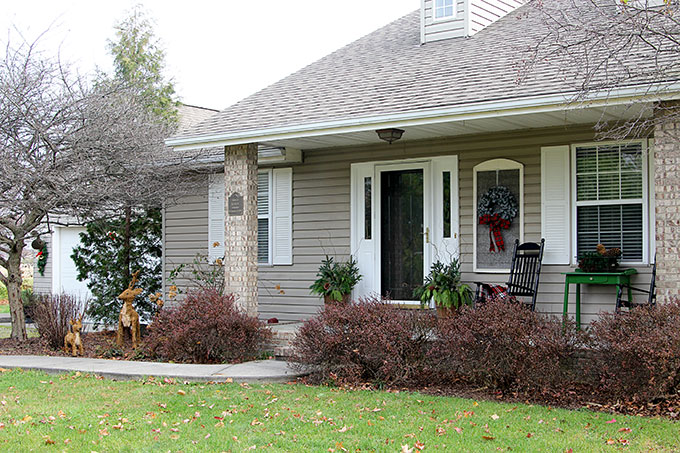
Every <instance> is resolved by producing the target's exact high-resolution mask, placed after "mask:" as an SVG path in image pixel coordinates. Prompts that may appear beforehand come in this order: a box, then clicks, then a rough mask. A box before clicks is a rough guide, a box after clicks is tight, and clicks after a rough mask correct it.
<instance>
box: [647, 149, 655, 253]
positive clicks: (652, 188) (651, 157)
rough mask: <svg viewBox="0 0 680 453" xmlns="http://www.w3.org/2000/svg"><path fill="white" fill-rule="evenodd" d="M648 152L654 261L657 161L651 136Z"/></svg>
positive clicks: (651, 248) (650, 221) (650, 235)
mask: <svg viewBox="0 0 680 453" xmlns="http://www.w3.org/2000/svg"><path fill="white" fill-rule="evenodd" d="M647 153H648V154H649V157H648V159H647V162H648V165H649V167H648V169H649V184H648V185H649V195H648V200H649V232H650V234H649V257H648V262H649V263H653V262H654V256H655V255H656V176H655V174H656V169H655V167H656V162H655V161H654V154H655V151H654V139H653V138H650V139H648V140H647Z"/></svg>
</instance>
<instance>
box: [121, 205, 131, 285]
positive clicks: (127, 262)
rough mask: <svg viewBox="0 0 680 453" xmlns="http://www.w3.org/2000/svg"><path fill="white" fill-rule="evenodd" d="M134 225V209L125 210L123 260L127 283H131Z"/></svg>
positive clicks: (127, 208)
mask: <svg viewBox="0 0 680 453" xmlns="http://www.w3.org/2000/svg"><path fill="white" fill-rule="evenodd" d="M131 223H132V208H131V207H130V206H128V207H126V208H125V236H124V237H123V260H124V267H125V269H124V270H125V281H126V282H127V283H130V276H131V275H132V269H130V225H131Z"/></svg>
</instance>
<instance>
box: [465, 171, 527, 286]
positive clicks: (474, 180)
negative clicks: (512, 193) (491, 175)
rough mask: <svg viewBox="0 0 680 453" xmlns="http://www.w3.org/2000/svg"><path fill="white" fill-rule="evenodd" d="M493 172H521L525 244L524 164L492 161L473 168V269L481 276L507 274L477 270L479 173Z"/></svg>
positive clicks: (521, 221)
mask: <svg viewBox="0 0 680 453" xmlns="http://www.w3.org/2000/svg"><path fill="white" fill-rule="evenodd" d="M493 170H519V242H520V243H523V242H524V164H523V163H521V162H517V161H516V160H510V159H490V160H487V161H484V162H482V163H480V164H477V165H475V166H474V167H473V168H472V210H473V211H472V269H473V272H476V273H480V274H507V273H508V272H510V268H506V269H479V268H477V218H478V217H479V216H478V215H477V195H478V194H477V173H478V172H480V171H493Z"/></svg>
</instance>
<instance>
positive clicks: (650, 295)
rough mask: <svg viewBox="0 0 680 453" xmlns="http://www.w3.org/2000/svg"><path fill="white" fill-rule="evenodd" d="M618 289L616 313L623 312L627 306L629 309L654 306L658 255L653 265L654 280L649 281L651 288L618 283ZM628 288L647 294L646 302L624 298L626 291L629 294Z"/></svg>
mask: <svg viewBox="0 0 680 453" xmlns="http://www.w3.org/2000/svg"><path fill="white" fill-rule="evenodd" d="M617 286H618V290H617V291H616V313H622V311H621V309H622V308H627V309H628V310H629V311H630V310H631V309H632V308H635V307H642V306H644V305H647V306H649V307H654V306H655V305H656V256H654V265H653V266H652V281H651V282H650V283H649V289H648V290H647V289H641V288H635V287H634V286H630V285H617ZM628 290H631V291H636V292H638V293H642V294H647V300H646V301H644V302H634V301H632V300H626V299H623V297H624V291H625V293H626V294H627V293H628Z"/></svg>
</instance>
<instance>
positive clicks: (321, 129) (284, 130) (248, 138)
mask: <svg viewBox="0 0 680 453" xmlns="http://www.w3.org/2000/svg"><path fill="white" fill-rule="evenodd" d="M654 90H658V91H654ZM661 92H662V93H661ZM571 94H572V95H575V94H576V93H571ZM570 99H571V98H570V97H569V93H560V94H550V95H542V96H533V97H526V98H519V99H518V98H515V99H510V100H500V101H484V102H478V103H469V104H463V105H457V106H453V107H446V108H441V109H428V110H417V111H411V112H404V113H394V114H386V115H375V116H369V117H361V118H350V119H340V120H333V121H323V122H316V123H307V124H300V125H291V126H284V127H274V128H268V129H267V128H265V129H255V130H249V131H243V132H229V133H225V134H212V135H203V136H194V137H179V138H170V139H168V140H166V141H165V143H166V145H168V146H171V147H173V148H176V149H177V150H192V149H199V148H206V147H214V146H229V145H239V144H245V143H258V142H267V141H274V140H284V139H296V138H304V137H318V136H323V135H333V134H347V133H352V132H364V131H373V130H375V129H380V128H390V127H409V126H421V125H427V124H437V123H446V122H457V121H466V120H475V119H485V118H501V117H506V116H515V115H526V114H531V113H549V112H555V111H565V110H579V109H584V108H594V107H605V106H616V105H626V104H630V103H632V102H640V101H643V102H654V101H661V100H675V99H680V82H673V83H669V84H667V85H666V86H664V87H663V88H662V87H658V86H656V87H650V86H644V87H639V86H638V87H628V88H618V89H613V90H607V91H600V92H596V93H592V94H590V95H588V96H586V97H585V98H584V99H583V100H580V101H573V100H570Z"/></svg>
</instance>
